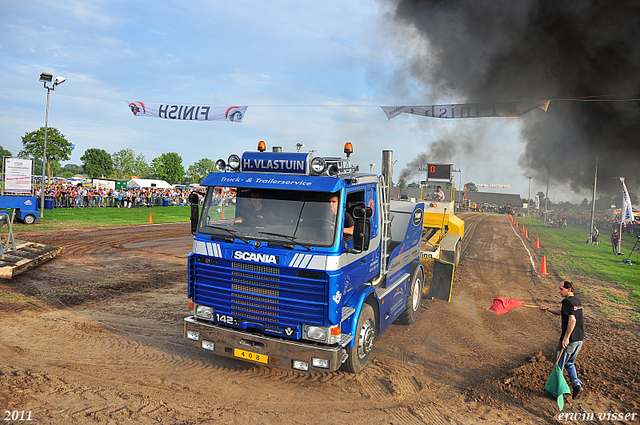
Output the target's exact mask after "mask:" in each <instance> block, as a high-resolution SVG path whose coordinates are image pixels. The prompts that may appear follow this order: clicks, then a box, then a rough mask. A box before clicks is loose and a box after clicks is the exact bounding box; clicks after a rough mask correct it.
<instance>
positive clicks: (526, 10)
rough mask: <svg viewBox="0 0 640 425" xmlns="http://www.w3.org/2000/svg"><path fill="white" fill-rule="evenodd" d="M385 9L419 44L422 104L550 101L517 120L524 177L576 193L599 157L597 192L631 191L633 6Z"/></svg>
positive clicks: (639, 118) (456, 3) (635, 120)
mask: <svg viewBox="0 0 640 425" xmlns="http://www.w3.org/2000/svg"><path fill="white" fill-rule="evenodd" d="M389 1H390V3H391V4H392V5H393V6H394V10H393V12H392V13H393V19H394V21H395V23H396V24H397V25H401V26H403V27H413V28H415V29H416V30H417V31H418V32H419V34H420V35H421V36H422V40H423V42H424V45H423V47H422V49H421V51H420V52H419V53H418V54H417V55H415V56H414V57H413V58H412V59H411V64H410V70H411V74H412V76H413V77H415V78H417V79H419V80H421V81H423V82H424V83H425V97H426V96H429V97H431V98H435V97H438V98H443V97H445V96H450V97H452V98H451V99H450V100H446V101H445V103H446V102H447V101H451V102H458V101H460V100H461V99H464V101H465V102H469V103H473V102H493V101H520V100H542V99H557V100H554V101H552V102H551V104H550V106H549V110H548V112H546V113H542V112H531V113H529V114H528V115H524V116H522V117H520V118H517V119H519V120H522V123H523V126H524V128H523V133H522V135H523V137H524V139H525V141H526V148H525V152H524V154H523V155H522V156H521V157H520V158H519V160H518V164H519V165H520V166H521V167H522V168H523V175H533V176H534V177H535V178H536V179H540V180H542V181H546V179H547V173H548V174H549V176H550V178H551V181H555V182H560V183H567V184H568V185H569V186H570V188H571V189H572V190H573V191H575V192H579V193H584V192H585V189H587V190H590V189H592V187H593V175H594V170H595V162H596V155H598V157H599V167H598V190H599V192H600V190H601V189H602V190H616V191H617V190H619V189H620V182H619V180H617V179H615V177H617V176H625V177H626V178H627V186H628V187H629V189H630V190H631V191H638V190H639V189H638V187H639V183H640V143H639V140H638V139H639V138H640V102H638V101H637V100H629V99H639V98H640V95H639V94H638V92H640V2H639V1H621V2H616V3H608V2H598V1H588V0H584V1H575V0H572V1H565V0H557V1H545V0H542V1H540V0H518V1H500V0H494V1H477V0H447V1H442V0H425V1H417V0H414V1H411V0H389ZM427 87H428V89H427ZM586 96H592V97H588V98H587V97H586ZM454 97H455V98H454ZM577 97H585V98H584V99H581V101H576V100H561V99H574V98H577ZM425 103H427V104H429V103H434V102H428V101H427V102H425ZM416 119H420V118H416ZM422 119H429V118H422ZM428 159H429V160H430V161H434V160H435V159H434V158H432V157H431V156H430V157H429V158H428ZM409 168H410V167H407V169H406V171H407V173H410V172H412V170H409Z"/></svg>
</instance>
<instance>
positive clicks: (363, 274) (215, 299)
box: [184, 143, 451, 373]
mask: <svg viewBox="0 0 640 425" xmlns="http://www.w3.org/2000/svg"><path fill="white" fill-rule="evenodd" d="M348 145H349V146H345V153H346V154H347V158H346V160H345V159H341V158H336V157H315V158H314V157H313V155H312V154H310V153H309V154H305V153H283V152H263V150H264V149H260V147H259V150H260V152H245V153H244V154H243V155H242V157H240V156H238V155H231V156H230V157H229V158H228V161H226V162H225V161H224V160H218V162H217V167H218V169H219V171H223V172H218V173H210V174H209V175H208V176H207V177H206V178H205V180H204V181H203V182H202V186H205V187H206V188H207V194H206V198H205V200H204V203H203V208H202V212H201V213H200V212H199V210H198V209H199V208H198V199H197V195H195V194H192V195H191V197H190V201H191V205H192V214H191V222H192V224H191V227H192V232H193V233H194V234H195V237H194V243H193V252H192V253H191V254H190V255H189V259H188V273H189V278H188V297H189V299H190V302H189V305H190V308H191V310H192V315H191V316H190V317H187V318H185V319H184V338H185V339H186V340H187V341H189V342H190V343H192V344H193V345H194V346H196V347H198V348H201V349H204V350H207V351H209V352H211V353H213V354H216V355H219V356H225V357H229V358H235V359H240V360H245V361H250V362H254V363H258V364H263V365H268V366H270V367H275V368H281V369H285V370H297V371H302V372H330V371H335V370H337V369H339V368H342V369H344V370H346V371H348V372H352V373H357V372H360V371H361V370H362V369H363V368H364V367H365V366H366V364H367V362H368V360H369V357H370V355H371V352H372V350H373V344H374V340H375V339H376V337H377V336H378V335H379V334H380V333H382V332H384V331H385V330H386V329H387V328H388V327H389V326H390V325H391V324H392V323H393V322H395V321H399V322H401V323H405V324H410V323H412V322H414V321H415V320H417V317H418V311H419V308H420V302H421V299H422V294H423V287H424V265H423V263H422V262H421V258H420V257H421V255H420V254H421V237H422V228H423V214H424V204H423V203H421V202H418V203H410V202H400V201H389V199H388V193H389V187H390V184H391V167H392V153H391V151H384V152H383V168H382V176H377V175H374V174H370V173H360V172H358V167H357V166H352V165H351V164H350V161H349V155H350V154H351V152H352V149H353V148H352V147H351V146H350V145H351V144H350V143H349V144H348ZM216 188H218V190H216ZM219 188H225V190H224V191H223V193H226V194H234V195H235V203H236V212H235V217H227V218H226V219H223V220H221V219H219V213H217V211H218V204H219V199H216V197H217V196H220V195H219V193H220V191H219ZM448 290H449V293H448V294H446V297H445V296H443V297H441V298H442V299H445V298H446V300H448V299H449V298H450V290H451V288H450V287H449V288H448Z"/></svg>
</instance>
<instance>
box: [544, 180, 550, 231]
mask: <svg viewBox="0 0 640 425" xmlns="http://www.w3.org/2000/svg"><path fill="white" fill-rule="evenodd" d="M548 203H549V170H547V193H545V195H544V226H545V227H546V226H547V204H548Z"/></svg>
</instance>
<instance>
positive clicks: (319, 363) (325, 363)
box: [311, 357, 329, 369]
mask: <svg viewBox="0 0 640 425" xmlns="http://www.w3.org/2000/svg"><path fill="white" fill-rule="evenodd" d="M311 364H312V365H313V367H320V368H322V369H329V360H327V359H321V358H318V357H313V358H312V359H311Z"/></svg>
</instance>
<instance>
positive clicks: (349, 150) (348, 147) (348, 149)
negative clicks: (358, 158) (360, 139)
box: [344, 142, 353, 158]
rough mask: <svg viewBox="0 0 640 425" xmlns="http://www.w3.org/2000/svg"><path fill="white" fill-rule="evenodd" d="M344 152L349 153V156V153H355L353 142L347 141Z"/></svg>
mask: <svg viewBox="0 0 640 425" xmlns="http://www.w3.org/2000/svg"><path fill="white" fill-rule="evenodd" d="M344 153H346V154H347V158H349V155H351V154H352V153H353V145H352V144H351V142H347V143H345V144H344Z"/></svg>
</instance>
